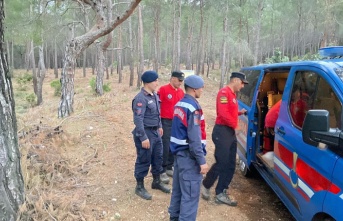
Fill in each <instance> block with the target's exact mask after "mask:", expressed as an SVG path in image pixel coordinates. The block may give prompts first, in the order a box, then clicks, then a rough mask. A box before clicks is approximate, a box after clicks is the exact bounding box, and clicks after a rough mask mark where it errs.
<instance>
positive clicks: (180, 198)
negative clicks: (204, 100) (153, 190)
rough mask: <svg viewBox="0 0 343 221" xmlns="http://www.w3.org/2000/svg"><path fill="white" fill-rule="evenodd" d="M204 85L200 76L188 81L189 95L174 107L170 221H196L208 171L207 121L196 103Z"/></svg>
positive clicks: (171, 141) (186, 86)
mask: <svg viewBox="0 0 343 221" xmlns="http://www.w3.org/2000/svg"><path fill="white" fill-rule="evenodd" d="M203 87H204V81H203V79H202V78H201V77H199V76H197V75H191V76H189V77H187V78H186V79H185V91H186V95H185V96H184V98H183V99H182V100H180V101H179V102H178V103H177V104H176V105H175V107H174V117H173V123H172V131H171V138H170V150H171V152H172V153H173V154H174V174H173V190H172V195H171V200H170V206H169V209H168V212H169V214H170V220H171V221H195V220H196V216H197V211H198V204H199V196H200V186H201V180H202V178H203V174H206V173H207V171H208V165H207V163H206V159H205V154H206V149H205V141H206V133H205V120H204V117H203V112H202V109H201V107H200V105H199V103H198V101H197V100H196V99H197V98H199V97H200V96H201V94H202V91H203Z"/></svg>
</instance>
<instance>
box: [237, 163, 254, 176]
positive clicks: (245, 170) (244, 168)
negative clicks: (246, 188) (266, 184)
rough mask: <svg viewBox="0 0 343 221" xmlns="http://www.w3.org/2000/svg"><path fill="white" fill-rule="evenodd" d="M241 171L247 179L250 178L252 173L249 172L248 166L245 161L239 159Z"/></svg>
mask: <svg viewBox="0 0 343 221" xmlns="http://www.w3.org/2000/svg"><path fill="white" fill-rule="evenodd" d="M238 165H239V171H241V174H242V175H243V176H245V177H250V176H251V174H252V173H251V171H250V170H249V167H248V165H246V164H245V163H244V161H243V160H241V159H239V164H238Z"/></svg>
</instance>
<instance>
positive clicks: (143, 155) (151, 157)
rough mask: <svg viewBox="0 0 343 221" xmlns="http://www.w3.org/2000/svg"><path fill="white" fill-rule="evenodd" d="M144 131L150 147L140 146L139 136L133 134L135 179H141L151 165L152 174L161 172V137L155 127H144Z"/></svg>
mask: <svg viewBox="0 0 343 221" xmlns="http://www.w3.org/2000/svg"><path fill="white" fill-rule="evenodd" d="M144 130H145V133H146V135H147V136H148V139H149V141H150V148H149V149H145V148H143V147H142V142H141V141H140V139H139V137H136V136H134V137H133V139H134V142H135V145H136V151H137V159H136V163H135V172H134V175H135V178H136V180H137V181H143V180H144V177H145V176H146V175H148V172H149V168H150V165H151V173H152V175H160V174H161V173H162V149H163V147H162V139H161V135H160V134H159V132H158V131H157V129H156V128H145V129H144Z"/></svg>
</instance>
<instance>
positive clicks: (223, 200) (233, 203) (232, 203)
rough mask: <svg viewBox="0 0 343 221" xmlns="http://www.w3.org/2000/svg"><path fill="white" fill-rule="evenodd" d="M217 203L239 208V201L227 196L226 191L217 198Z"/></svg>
mask: <svg viewBox="0 0 343 221" xmlns="http://www.w3.org/2000/svg"><path fill="white" fill-rule="evenodd" d="M215 202H216V203H218V204H227V205H229V206H237V201H235V200H233V199H230V197H229V195H227V192H226V189H224V191H223V192H222V193H220V194H218V195H217V196H216V200H215Z"/></svg>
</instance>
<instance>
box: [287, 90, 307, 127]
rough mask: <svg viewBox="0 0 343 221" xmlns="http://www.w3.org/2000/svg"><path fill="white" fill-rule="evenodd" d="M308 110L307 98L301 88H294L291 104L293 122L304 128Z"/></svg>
mask: <svg viewBox="0 0 343 221" xmlns="http://www.w3.org/2000/svg"><path fill="white" fill-rule="evenodd" d="M307 110H308V105H307V102H306V96H305V95H303V92H302V88H301V87H296V86H295V87H294V89H293V93H292V99H291V104H290V112H291V116H292V119H293V122H294V123H295V124H296V125H297V126H299V127H302V126H303V123H304V120H305V116H306V113H307Z"/></svg>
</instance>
